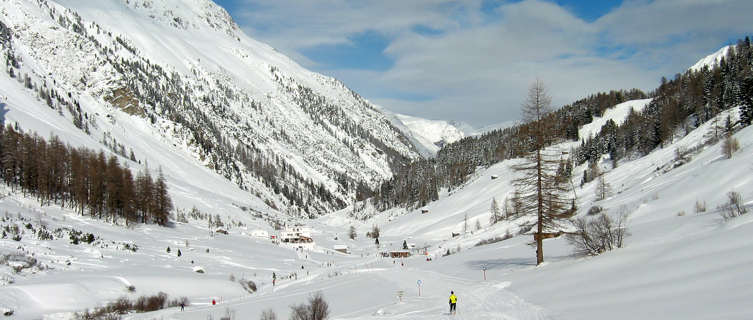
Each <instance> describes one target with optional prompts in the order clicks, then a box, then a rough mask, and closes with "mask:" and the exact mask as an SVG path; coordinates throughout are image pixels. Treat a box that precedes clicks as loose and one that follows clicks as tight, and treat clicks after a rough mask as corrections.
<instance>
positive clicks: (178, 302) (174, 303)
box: [167, 297, 191, 308]
mask: <svg viewBox="0 0 753 320" xmlns="http://www.w3.org/2000/svg"><path fill="white" fill-rule="evenodd" d="M181 305H183V306H190V305H191V302H190V301H189V300H188V297H180V298H178V299H173V300H170V302H168V303H167V306H168V307H170V308H174V307H180V306H181Z"/></svg>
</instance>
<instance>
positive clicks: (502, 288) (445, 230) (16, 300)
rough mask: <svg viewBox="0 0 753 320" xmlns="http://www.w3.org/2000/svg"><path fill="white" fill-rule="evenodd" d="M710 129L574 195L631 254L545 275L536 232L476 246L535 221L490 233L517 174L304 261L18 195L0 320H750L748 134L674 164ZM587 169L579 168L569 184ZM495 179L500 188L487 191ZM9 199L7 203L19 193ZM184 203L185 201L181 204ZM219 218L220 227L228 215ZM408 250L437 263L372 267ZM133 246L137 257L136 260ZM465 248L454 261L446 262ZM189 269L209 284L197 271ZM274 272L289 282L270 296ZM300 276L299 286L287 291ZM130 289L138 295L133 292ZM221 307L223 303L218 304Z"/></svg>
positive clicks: (322, 246)
mask: <svg viewBox="0 0 753 320" xmlns="http://www.w3.org/2000/svg"><path fill="white" fill-rule="evenodd" d="M722 116H724V115H722ZM707 130H708V128H706V127H701V128H699V129H698V130H696V131H697V132H692V133H691V134H690V135H688V136H686V137H684V138H682V139H678V140H677V141H676V142H675V143H674V144H673V145H671V146H667V147H665V148H664V149H660V150H656V151H655V152H653V153H652V154H650V155H649V156H647V157H644V158H641V159H637V160H634V161H631V162H624V163H621V164H620V166H619V167H618V168H616V169H611V167H610V166H609V165H608V164H606V163H608V162H605V167H604V169H605V172H606V173H605V174H606V180H607V181H609V183H610V184H611V185H612V186H613V189H614V191H615V192H614V195H612V196H611V197H609V198H608V199H606V200H603V201H598V202H597V201H595V200H594V185H595V182H592V183H589V184H586V185H584V186H583V187H582V188H581V187H578V188H577V192H578V194H579V200H578V205H579V207H580V208H581V209H582V210H581V212H585V211H587V210H588V208H590V207H591V206H593V205H594V204H598V205H600V206H602V207H604V208H605V209H606V211H607V212H608V213H609V214H610V215H616V214H620V213H628V214H629V222H628V227H629V231H630V233H631V236H630V237H629V238H628V239H627V241H626V246H625V248H622V249H618V250H615V251H611V252H607V253H605V254H602V255H601V256H598V257H588V258H584V257H575V256H573V255H572V248H571V247H570V246H569V245H568V244H567V242H566V241H565V240H564V239H550V240H547V241H546V242H545V247H544V253H545V257H546V263H545V264H543V265H541V266H538V267H536V266H535V265H534V261H535V258H534V249H533V247H531V246H530V245H529V244H528V243H529V242H530V241H531V240H532V237H531V235H530V234H527V235H526V234H524V235H519V236H516V237H514V238H512V239H509V240H505V241H502V242H497V243H495V244H491V245H485V246H479V247H475V246H474V245H475V244H476V243H477V242H479V241H481V240H483V239H488V238H492V237H495V236H501V235H504V234H505V233H506V232H507V231H508V230H510V231H511V232H512V233H513V234H516V233H517V232H518V229H519V225H520V224H521V223H523V222H526V221H530V219H529V218H521V219H519V220H518V221H506V222H501V223H498V224H495V225H493V226H490V225H489V224H488V219H489V206H490V202H491V199H492V197H496V198H497V199H498V200H501V199H504V196H505V195H506V194H507V193H509V192H510V191H511V190H512V189H511V187H510V185H509V178H510V177H511V176H512V175H513V173H512V172H511V171H510V169H509V165H510V163H511V162H510V161H506V162H503V163H500V164H498V165H495V166H492V167H491V168H489V169H486V170H483V171H480V172H478V173H477V175H476V176H475V177H474V178H473V179H472V180H471V181H469V182H468V183H467V184H466V185H465V186H464V187H463V188H460V189H457V190H454V191H452V192H451V193H445V194H443V195H442V196H441V199H440V200H439V201H436V202H434V203H431V204H429V205H428V206H427V207H426V208H427V209H428V210H429V213H427V214H421V212H420V210H417V211H411V212H402V211H399V210H393V211H388V212H385V213H381V214H378V215H377V216H376V217H374V218H373V219H370V220H367V221H365V222H355V221H352V220H350V219H349V218H348V217H347V216H348V210H344V211H341V212H336V213H333V214H330V215H327V216H325V217H322V218H321V219H318V220H314V221H306V222H307V223H309V224H310V225H311V226H312V227H313V228H314V230H315V232H314V234H313V236H314V238H315V239H316V241H317V244H318V245H319V246H318V247H317V248H315V249H313V250H309V251H304V252H301V251H296V250H294V249H292V248H286V247H280V246H277V245H274V244H272V243H271V242H270V241H269V240H261V239H254V238H252V237H250V236H249V233H250V232H251V229H253V228H260V227H262V226H264V222H263V221H259V220H255V219H254V218H253V217H250V216H243V214H242V213H239V212H235V213H233V215H232V216H230V217H229V218H232V219H235V220H241V221H244V223H245V224H246V225H247V227H235V228H232V229H231V230H230V234H229V235H222V234H215V235H210V234H209V232H208V229H207V227H206V221H202V220H191V221H190V222H189V223H176V224H175V225H174V226H172V227H169V228H163V227H158V226H152V225H136V226H133V227H131V228H128V229H126V228H124V227H122V226H113V225H111V224H110V223H107V222H103V221H100V220H93V219H90V218H88V217H81V216H78V215H76V213H75V212H73V211H71V210H68V209H65V210H63V209H60V208H59V207H58V206H47V207H40V206H39V205H38V204H37V202H36V200H35V199H31V198H24V197H22V196H21V195H19V194H18V193H13V194H12V195H9V196H6V197H3V198H2V199H0V218H1V219H0V220H2V223H0V224H2V226H3V227H5V226H11V225H16V226H18V228H19V229H20V230H21V231H22V232H23V235H22V238H21V239H19V241H15V240H13V239H11V237H10V236H9V237H7V238H4V239H0V250H2V253H3V254H4V255H11V256H13V257H15V258H12V259H10V260H9V261H7V262H6V263H5V265H3V266H2V267H0V273H1V274H0V280H2V284H3V285H2V287H0V307H3V308H10V309H13V310H14V315H13V317H14V318H15V319H39V318H46V319H68V318H71V316H72V312H76V311H81V310H84V309H86V308H92V307H96V306H98V305H103V304H105V303H107V302H109V301H113V300H115V299H117V298H118V297H121V296H127V297H129V298H131V299H135V298H137V297H139V296H142V295H151V294H155V293H157V292H160V291H163V292H165V293H167V294H168V295H169V296H170V298H178V297H181V296H186V297H188V298H189V300H190V301H191V305H190V306H188V307H187V308H186V310H185V311H182V312H181V311H180V310H179V308H169V309H165V310H161V311H157V312H151V313H143V314H129V315H125V316H124V318H125V319H197V320H198V319H201V320H204V319H208V318H209V317H210V316H211V317H212V318H214V319H220V318H221V317H223V316H224V315H225V314H226V313H230V314H234V315H235V319H258V317H259V315H260V314H261V312H262V311H263V310H266V309H269V308H271V309H273V310H274V311H275V312H276V313H277V315H278V318H280V319H285V318H287V317H288V315H289V314H290V306H291V305H294V304H300V303H303V302H305V301H306V299H307V298H308V297H309V296H310V295H311V294H312V293H314V292H319V291H321V292H322V293H323V295H324V297H325V298H326V300H327V302H328V303H329V305H330V309H331V311H332V313H331V319H449V318H452V319H605V318H608V319H683V320H686V319H749V318H750V316H751V315H753V304H751V303H750V301H752V300H753V271H752V269H751V267H750V266H751V265H753V238H751V236H750V235H751V234H753V214H749V215H744V216H741V217H738V218H735V219H732V220H729V221H724V220H723V219H722V218H721V217H720V215H719V212H718V210H719V209H718V208H717V207H718V206H720V205H722V204H723V203H724V202H725V201H726V200H725V199H726V193H727V192H729V191H737V192H739V193H740V194H741V195H742V198H743V201H744V202H746V204H747V205H748V206H750V200H751V199H753V192H751V190H753V152H751V150H753V128H746V129H744V130H742V131H740V132H738V133H737V134H736V135H735V137H736V138H738V139H739V140H740V143H741V151H739V152H738V153H736V154H735V155H734V156H733V158H732V159H724V158H723V157H722V156H721V154H720V152H719V144H716V145H710V146H707V147H705V148H703V149H701V150H700V151H699V152H696V153H693V154H692V155H691V156H692V160H690V161H688V162H687V163H685V164H683V165H681V166H676V164H675V162H674V161H675V160H674V159H675V149H676V148H679V147H685V148H688V149H690V148H691V147H693V146H696V145H698V144H699V143H700V141H702V140H703V135H704V133H705V132H707ZM583 169H584V168H583V167H580V168H577V169H576V177H575V179H576V181H578V180H579V176H578V175H579V174H581V173H582V170H583ZM492 175H496V176H499V177H500V178H499V179H496V180H492V179H490V178H489V177H490V176H492ZM177 186H178V187H179V186H180V185H177ZM1 189H2V190H0V193H2V194H3V195H7V194H8V193H9V192H10V189H8V188H7V187H2V188H1ZM178 189H180V188H178ZM207 197H208V198H206V199H203V198H201V197H197V198H196V199H194V200H193V201H194V202H196V203H201V202H204V203H214V202H212V201H215V202H216V203H217V204H216V205H214V206H217V208H222V207H220V206H219V205H220V204H221V203H222V201H218V200H216V198H215V196H214V195H210V196H207ZM189 198H190V195H185V196H178V197H177V198H176V199H177V200H176V201H177V202H178V203H176V204H177V206H178V207H183V206H182V205H181V201H184V200H182V199H189ZM698 201H700V202H705V203H706V206H707V211H706V212H695V210H694V206H695V203H696V202H698ZM225 206H226V207H230V205H229V204H227V203H225ZM217 211H218V212H213V213H223V212H222V211H221V210H220V209H218V210H217ZM583 214H585V213H583ZM466 215H467V216H468V220H469V221H470V224H471V226H473V225H475V221H476V220H478V221H479V224H481V225H482V228H481V229H480V230H474V232H473V233H470V232H469V233H467V234H464V235H461V236H459V237H455V238H453V237H451V233H452V232H459V231H461V230H462V226H463V223H464V220H465V216H466ZM225 218H226V219H229V218H228V217H225ZM29 224H30V225H31V226H30V227H27V225H29ZM374 224H376V225H379V226H380V227H381V229H382V237H381V238H380V242H381V247H380V248H377V247H376V246H375V245H374V242H373V239H369V238H366V237H364V236H363V235H364V234H365V233H366V231H368V230H369V229H370V228H371V226H372V225H374ZM41 225H45V226H46V229H47V230H51V232H52V233H53V234H55V231H54V230H55V229H58V228H72V229H75V230H80V231H83V232H84V233H89V232H91V233H92V234H94V235H95V236H96V239H97V240H96V241H94V242H93V243H92V244H87V243H79V244H78V245H74V244H72V243H71V241H70V239H69V236H70V235H69V234H70V231H69V230H68V229H61V231H59V234H55V235H54V238H55V239H54V240H40V239H39V238H38V237H37V236H36V233H38V232H39V231H38V230H39V229H40V226H41ZM350 225H354V226H355V227H356V228H357V231H358V238H357V239H356V240H349V239H344V238H346V234H347V230H348V228H349V226H350ZM33 230H36V232H34V231H33ZM32 233H34V234H32ZM336 238H337V240H336ZM404 240H406V241H407V242H409V243H415V244H416V245H417V246H418V247H424V246H427V247H428V250H429V252H430V254H431V255H432V256H433V257H434V259H433V261H430V262H429V261H425V258H424V257H421V256H415V257H412V258H408V259H405V260H393V259H389V258H381V257H378V256H377V252H379V251H384V250H389V249H398V248H400V247H401V246H402V243H403V241H404ZM134 244H135V245H136V246H137V247H138V249H137V250H136V251H135V252H134V251H132V250H129V249H128V248H133V245H134ZM335 244H346V245H348V246H349V247H350V248H351V250H352V254H349V255H348V254H341V253H336V252H334V251H332V250H330V249H329V248H332V247H333V245H335ZM168 246H169V247H170V248H171V252H169V253H168V252H167V250H166V249H167V247H168ZM458 247H460V248H461V249H462V250H461V251H460V252H458V253H455V254H452V255H449V256H446V257H443V256H442V253H444V252H446V251H447V249H455V250H456V249H457V248H458ZM177 250H181V253H182V255H181V256H180V257H178V256H177ZM18 257H26V258H28V257H33V258H34V259H36V260H37V262H38V263H39V264H41V265H44V266H45V268H43V270H40V268H39V267H33V268H30V269H28V268H27V269H24V270H23V271H21V272H20V273H15V272H14V271H12V267H14V266H16V267H18V266H19V265H22V264H23V263H24V261H26V260H24V259H21V258H18ZM14 259H15V260H14ZM192 262H193V263H192ZM401 264H402V265H401ZM483 266H486V268H487V269H488V270H487V271H486V275H487V280H483V271H482V268H483ZM196 267H202V268H203V269H204V270H205V273H203V274H200V273H196V272H194V268H196ZM273 272H274V273H275V274H277V275H278V276H280V281H279V282H278V283H277V285H276V286H274V287H273V286H272V283H271V280H272V273H273ZM291 274H297V278H296V277H295V276H294V277H292V278H287V277H288V276H290V275H291ZM231 275H232V277H233V278H235V281H231ZM241 279H243V280H252V281H254V282H255V283H256V285H257V289H258V291H257V292H256V293H249V292H247V291H246V290H244V288H243V287H242V286H241V285H240V284H239V283H238V280H241ZM418 280H421V282H422V284H423V285H422V288H421V291H422V292H421V296H418V287H417V281H418ZM128 286H133V287H134V288H135V290H134V291H133V292H129V291H128V289H127V288H128ZM450 290H454V291H455V292H456V293H457V295H458V298H459V302H458V312H457V315H455V316H450V315H448V314H447V312H448V304H447V300H448V296H449V293H450ZM401 295H402V298H400V296H401ZM213 299H214V300H216V301H218V302H219V303H218V305H216V306H212V305H211V301H212V300H213ZM401 299H402V301H400V300H401Z"/></svg>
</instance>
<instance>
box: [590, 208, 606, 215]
mask: <svg viewBox="0 0 753 320" xmlns="http://www.w3.org/2000/svg"><path fill="white" fill-rule="evenodd" d="M602 211H604V208H602V207H601V206H593V207H591V209H588V213H587V214H588V215H589V216H595V215H597V214H599V213H601V212H602Z"/></svg>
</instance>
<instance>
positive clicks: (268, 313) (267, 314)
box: [259, 309, 277, 320]
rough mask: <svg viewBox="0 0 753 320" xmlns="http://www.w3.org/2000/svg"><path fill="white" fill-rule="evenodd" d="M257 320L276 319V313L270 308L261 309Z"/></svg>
mask: <svg viewBox="0 0 753 320" xmlns="http://www.w3.org/2000/svg"><path fill="white" fill-rule="evenodd" d="M259 320H277V314H276V313H275V311H274V310H272V309H267V310H264V311H262V313H261V316H260V317H259Z"/></svg>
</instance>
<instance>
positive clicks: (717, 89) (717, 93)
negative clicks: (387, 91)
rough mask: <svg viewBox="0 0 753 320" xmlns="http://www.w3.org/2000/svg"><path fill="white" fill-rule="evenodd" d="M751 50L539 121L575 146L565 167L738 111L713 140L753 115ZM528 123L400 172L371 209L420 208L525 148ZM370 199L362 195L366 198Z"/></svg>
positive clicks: (635, 148)
mask: <svg viewBox="0 0 753 320" xmlns="http://www.w3.org/2000/svg"><path fill="white" fill-rule="evenodd" d="M752 66H753V50H752V48H751V43H750V39H749V38H748V37H746V38H745V39H744V40H740V41H738V43H737V45H735V46H733V47H732V48H731V49H730V50H729V51H728V52H727V56H726V57H724V58H723V59H722V60H721V61H720V63H719V64H718V65H712V66H706V67H704V68H701V69H699V70H697V71H694V70H692V69H690V70H687V71H685V72H683V73H678V74H677V75H676V76H675V78H674V79H672V80H666V79H662V81H661V84H660V86H659V87H658V88H657V89H655V90H654V91H653V92H650V93H644V92H642V91H640V90H637V89H632V90H619V91H611V92H608V93H599V94H595V95H592V96H589V97H587V98H585V99H582V100H578V101H576V102H574V103H572V104H570V105H566V106H563V107H562V108H559V109H558V110H556V111H554V112H552V113H550V114H548V116H547V117H546V119H545V120H544V122H545V123H546V124H547V125H550V126H552V128H551V130H550V131H549V132H551V134H553V135H554V137H553V138H555V139H553V141H555V143H558V142H561V141H567V140H570V141H579V140H580V141H581V145H580V147H578V148H577V149H576V150H573V151H574V152H572V153H571V158H570V159H567V161H571V162H572V163H571V164H580V163H583V162H586V161H591V160H595V159H597V158H598V157H599V156H600V155H603V154H609V155H610V156H611V159H612V160H613V161H614V162H615V163H616V162H617V161H618V160H620V159H622V158H624V157H626V156H631V157H640V156H643V155H646V154H647V153H649V152H650V151H652V150H654V149H655V148H657V147H662V146H663V145H664V144H665V143H666V142H671V141H672V140H674V139H677V138H679V137H682V136H684V135H686V134H687V133H688V132H690V131H691V130H692V129H694V128H696V127H698V126H699V125H700V124H702V123H704V122H705V121H708V120H709V119H712V118H713V117H714V116H716V115H717V114H719V112H721V111H724V110H727V109H729V108H732V107H735V106H741V107H742V111H741V115H740V121H739V122H738V121H734V122H733V121H731V120H730V121H729V122H728V123H727V124H724V125H723V124H719V125H720V126H723V127H724V129H723V130H721V131H719V132H718V134H717V135H716V136H715V137H714V138H716V139H718V138H719V136H720V135H721V134H723V133H724V132H725V131H730V130H732V128H733V127H735V126H747V125H749V124H750V123H751V120H752V118H753V98H752V96H753V76H752V75H751V67H752ZM645 98H652V100H651V102H650V103H649V105H648V106H647V107H646V108H644V110H642V111H640V112H638V111H635V112H631V113H630V114H629V116H628V118H627V120H626V121H625V122H624V123H623V124H622V125H619V126H618V125H617V124H616V123H614V122H611V121H610V122H607V123H606V124H605V125H604V126H603V127H602V129H601V131H600V133H599V134H597V135H596V136H595V137H593V138H591V137H579V136H578V128H579V127H581V126H583V125H585V124H588V123H591V122H592V120H593V117H594V116H601V115H602V114H603V112H604V110H606V109H607V108H610V107H612V106H614V105H617V104H619V103H622V102H625V101H629V100H635V99H645ZM531 125H532V124H531V123H524V124H521V125H516V126H514V127H511V128H506V129H503V130H496V131H492V132H489V133H486V134H484V135H481V136H478V137H467V138H464V139H462V140H460V141H458V142H455V143H453V144H450V145H447V146H446V147H444V148H442V149H441V150H440V151H439V152H438V154H437V157H436V158H435V159H428V160H427V159H422V160H418V161H415V162H413V163H412V164H411V165H410V166H406V167H404V168H401V170H400V171H398V173H397V174H396V175H395V177H394V178H393V179H392V180H390V181H387V182H385V183H384V184H382V186H381V187H380V189H379V190H377V191H376V192H375V193H373V194H370V195H368V196H373V201H374V203H375V206H376V207H377V208H378V209H380V210H384V209H388V208H391V207H394V206H404V207H418V206H424V205H426V203H428V202H430V201H434V200H436V199H437V198H438V192H439V190H440V189H441V188H450V189H452V188H455V187H457V186H459V185H461V184H462V183H463V182H465V181H466V179H467V178H468V177H469V175H470V174H472V173H473V172H474V171H475V170H476V168H477V167H479V166H490V165H492V164H495V163H497V162H500V161H502V160H505V159H510V158H515V157H518V156H520V155H521V154H522V153H523V152H527V151H530V150H528V149H529V148H530V146H531V143H530V141H531V140H530V139H532V137H531V134H530V127H531ZM368 196H365V195H362V196H361V197H360V198H361V199H365V198H367V197H368Z"/></svg>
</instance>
